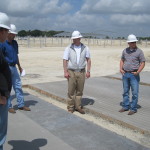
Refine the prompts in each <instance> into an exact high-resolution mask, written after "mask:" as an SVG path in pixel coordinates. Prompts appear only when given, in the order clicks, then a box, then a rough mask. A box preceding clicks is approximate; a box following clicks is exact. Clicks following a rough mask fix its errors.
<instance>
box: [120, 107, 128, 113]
mask: <svg viewBox="0 0 150 150" xmlns="http://www.w3.org/2000/svg"><path fill="white" fill-rule="evenodd" d="M125 111H128V110H127V109H124V108H121V109H120V110H119V112H121V113H122V112H125Z"/></svg>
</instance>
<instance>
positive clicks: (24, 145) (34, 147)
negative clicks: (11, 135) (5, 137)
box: [8, 139, 47, 150]
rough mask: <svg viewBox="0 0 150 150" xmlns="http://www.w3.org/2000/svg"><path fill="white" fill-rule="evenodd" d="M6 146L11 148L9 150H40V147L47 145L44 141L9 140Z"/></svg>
mask: <svg viewBox="0 0 150 150" xmlns="http://www.w3.org/2000/svg"><path fill="white" fill-rule="evenodd" d="M8 144H9V145H11V146H12V149H11V150H40V147H42V146H44V145H46V144H47V140H46V139H35V140H32V141H31V142H30V141H24V140H11V141H8Z"/></svg>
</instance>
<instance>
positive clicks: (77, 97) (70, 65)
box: [63, 31, 91, 114]
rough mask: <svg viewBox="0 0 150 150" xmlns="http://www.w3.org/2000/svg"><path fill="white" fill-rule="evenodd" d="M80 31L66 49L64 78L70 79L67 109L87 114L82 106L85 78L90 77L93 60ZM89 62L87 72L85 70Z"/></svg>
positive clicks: (76, 32) (74, 34)
mask: <svg viewBox="0 0 150 150" xmlns="http://www.w3.org/2000/svg"><path fill="white" fill-rule="evenodd" d="M81 37H82V35H81V34H80V32H79V31H74V32H73V33H72V37H71V39H72V40H73V43H72V44H71V45H70V46H68V47H67V48H66V49H65V52H64V56H63V68H64V77H65V78H67V79H68V99H67V109H68V111H69V112H71V113H73V112H74V111H75V110H77V111H78V112H79V113H81V114H85V112H84V110H83V109H82V106H81V99H82V95H83V89H84V82H85V76H86V77H87V78H89V77H90V69H91V59H90V52H89V48H88V47H87V46H85V45H84V44H82V43H81V42H80V40H81ZM86 62H87V70H86V69H85V67H86Z"/></svg>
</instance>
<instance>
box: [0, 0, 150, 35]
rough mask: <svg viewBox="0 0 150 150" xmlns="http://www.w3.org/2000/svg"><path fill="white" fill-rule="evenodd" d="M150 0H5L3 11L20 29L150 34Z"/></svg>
mask: <svg viewBox="0 0 150 150" xmlns="http://www.w3.org/2000/svg"><path fill="white" fill-rule="evenodd" d="M149 7H150V0H5V1H1V4H0V11H1V12H5V13H7V14H8V15H9V17H10V19H11V22H12V23H13V24H15V25H16V26H17V29H18V31H19V30H34V29H39V30H57V31H60V30H63V31H70V32H72V31H73V30H79V31H80V32H82V33H98V34H104V35H108V36H121V37H123V36H124V37H126V36H127V35H128V34H131V33H132V34H135V35H136V36H150V8H149Z"/></svg>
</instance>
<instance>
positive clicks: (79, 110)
mask: <svg viewBox="0 0 150 150" xmlns="http://www.w3.org/2000/svg"><path fill="white" fill-rule="evenodd" d="M76 111H78V112H79V113H80V114H85V111H84V110H83V109H82V108H78V109H76Z"/></svg>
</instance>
